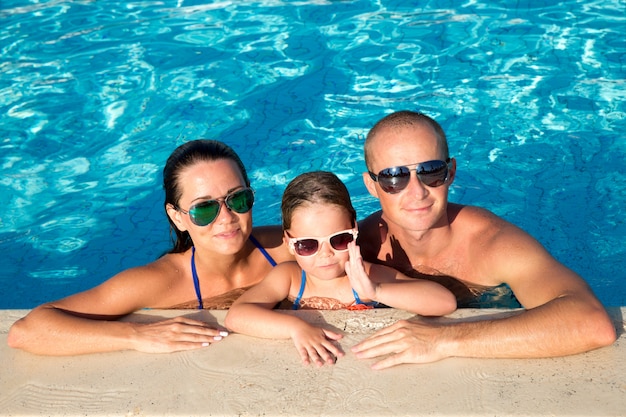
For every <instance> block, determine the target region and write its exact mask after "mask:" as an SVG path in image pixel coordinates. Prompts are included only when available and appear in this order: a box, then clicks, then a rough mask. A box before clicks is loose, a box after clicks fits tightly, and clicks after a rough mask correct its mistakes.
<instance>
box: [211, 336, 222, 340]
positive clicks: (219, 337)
mask: <svg viewBox="0 0 626 417" xmlns="http://www.w3.org/2000/svg"><path fill="white" fill-rule="evenodd" d="M213 340H222V336H214V337H213Z"/></svg>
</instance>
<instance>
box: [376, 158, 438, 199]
mask: <svg viewBox="0 0 626 417" xmlns="http://www.w3.org/2000/svg"><path fill="white" fill-rule="evenodd" d="M449 163H450V158H448V159H446V160H445V161H440V160H434V161H426V162H420V163H418V164H411V165H408V166H399V167H391V168H385V169H383V170H382V171H380V172H379V173H378V175H375V174H374V173H373V172H371V171H368V173H369V174H370V177H371V178H372V179H373V180H374V181H376V182H378V184H379V185H380V188H382V189H383V191H384V192H386V193H389V194H395V193H399V192H400V191H402V190H404V189H405V188H406V186H407V185H409V180H410V179H411V171H415V174H417V178H419V180H420V181H421V182H422V184H424V185H426V186H427V187H439V186H441V185H443V184H445V183H446V181H448V164H449ZM412 166H415V168H409V167H412Z"/></svg>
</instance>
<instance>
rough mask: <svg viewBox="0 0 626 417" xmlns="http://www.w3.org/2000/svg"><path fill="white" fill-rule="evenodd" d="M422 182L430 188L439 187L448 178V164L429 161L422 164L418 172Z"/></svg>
mask: <svg viewBox="0 0 626 417" xmlns="http://www.w3.org/2000/svg"><path fill="white" fill-rule="evenodd" d="M416 173H417V175H418V176H419V178H420V181H422V183H424V185H426V186H428V187H439V186H441V185H443V184H445V182H446V179H447V178H448V164H446V163H445V162H444V161H428V162H424V163H423V164H420V165H419V167H418V168H417V171H416Z"/></svg>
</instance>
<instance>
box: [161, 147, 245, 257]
mask: <svg viewBox="0 0 626 417" xmlns="http://www.w3.org/2000/svg"><path fill="white" fill-rule="evenodd" d="M178 181H179V184H180V187H181V190H182V196H181V198H180V201H179V202H178V205H179V207H180V209H182V210H184V211H185V212H188V211H189V209H190V207H192V206H193V205H195V204H198V203H201V202H203V201H206V200H215V199H217V200H219V201H220V210H219V213H218V215H217V217H216V218H215V220H213V222H211V223H210V224H208V225H206V226H198V225H196V224H194V223H193V222H192V221H191V218H190V217H189V214H185V213H183V212H182V211H180V210H176V209H175V208H168V214H169V216H170V218H172V220H173V221H174V223H175V224H176V227H178V229H179V230H181V231H185V230H186V231H188V232H189V235H190V236H191V239H192V240H193V242H194V245H195V246H204V247H205V248H207V249H209V250H211V251H214V252H218V253H222V254H235V253H237V252H239V251H240V250H241V249H242V248H243V247H244V245H245V243H246V241H247V240H248V237H249V236H250V233H251V232H252V210H250V211H248V212H247V213H236V212H235V211H233V210H229V209H228V207H227V206H226V205H225V204H224V202H223V198H224V197H225V196H227V195H229V194H231V193H232V192H234V191H238V190H241V189H243V188H245V187H246V184H245V182H244V179H243V177H242V175H241V172H240V171H239V168H238V167H237V164H236V163H235V162H234V161H232V160H230V159H220V160H217V161H201V162H198V163H196V164H193V165H191V166H189V167H187V168H185V169H184V170H182V171H181V172H180V177H179V179H178Z"/></svg>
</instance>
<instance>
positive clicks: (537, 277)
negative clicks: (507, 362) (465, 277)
mask: <svg viewBox="0 0 626 417" xmlns="http://www.w3.org/2000/svg"><path fill="white" fill-rule="evenodd" d="M476 248H477V249H476V253H475V254H470V256H471V257H473V258H474V259H472V261H473V262H474V263H475V264H481V265H479V269H480V270H483V271H484V273H488V274H490V275H491V276H494V277H497V276H499V277H502V281H504V282H506V283H507V284H508V285H509V286H510V287H511V289H512V290H513V292H514V293H515V295H516V297H517V298H518V300H519V301H520V302H521V303H522V305H524V307H525V308H526V310H523V311H520V312H519V313H518V314H514V315H511V316H509V317H507V318H502V319H497V320H485V321H477V322H457V323H453V324H435V323H432V322H428V321H424V320H421V321H417V322H410V321H402V322H399V323H396V324H395V325H393V326H391V327H389V328H387V329H383V330H381V331H379V332H378V333H376V334H374V335H373V336H372V337H370V338H369V339H367V340H365V341H363V342H361V343H360V344H358V345H356V346H355V347H354V348H353V351H354V352H355V354H356V355H357V357H359V358H373V357H377V356H381V355H387V354H390V353H395V354H394V355H392V356H390V357H388V358H386V359H384V360H382V361H380V362H378V363H376V364H375V365H374V368H376V369H382V368H386V367H389V366H393V365H397V364H400V363H425V362H432V361H436V360H440V359H443V358H446V357H454V356H457V357H482V358H539V357H550V356H564V355H571V354H576V353H581V352H585V351H588V350H592V349H596V348H599V347H603V346H607V345H610V344H612V343H613V342H614V341H615V339H616V331H615V327H614V325H613V323H612V322H611V319H610V317H609V315H608V314H607V312H606V310H605V309H604V307H603V306H602V305H601V303H600V302H599V301H598V299H597V298H596V297H595V296H594V295H593V293H592V292H591V290H590V288H589V286H588V285H587V284H586V283H585V282H584V281H583V280H582V278H580V277H579V276H578V275H577V274H575V273H574V272H573V271H571V270H570V269H568V268H566V267H565V266H563V265H562V264H560V263H559V262H557V261H556V260H555V259H554V258H553V257H552V256H551V255H550V254H548V253H547V251H546V250H545V249H544V248H543V247H542V246H541V245H540V244H539V243H538V242H537V241H536V240H534V239H533V238H532V237H530V236H529V235H528V234H526V233H525V232H523V231H521V230H520V229H518V228H516V227H515V226H513V225H508V226H505V227H502V228H501V229H499V232H498V233H496V234H494V235H493V236H491V237H490V238H489V240H488V241H487V242H482V244H481V245H478V246H476ZM494 283H495V282H494Z"/></svg>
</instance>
